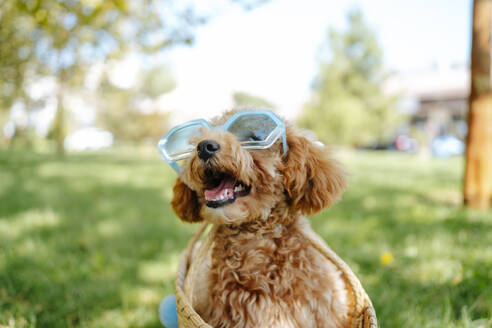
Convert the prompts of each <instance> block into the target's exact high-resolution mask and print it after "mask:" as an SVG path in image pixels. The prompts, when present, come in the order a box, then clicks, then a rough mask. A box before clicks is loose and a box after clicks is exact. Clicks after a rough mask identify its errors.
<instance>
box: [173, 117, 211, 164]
mask: <svg viewBox="0 0 492 328" xmlns="http://www.w3.org/2000/svg"><path fill="white" fill-rule="evenodd" d="M202 128H203V126H202V125H200V124H196V125H190V126H187V127H184V128H182V129H179V130H177V131H175V132H174V133H173V134H171V135H170V136H169V137H168V139H167V142H166V145H165V146H164V150H165V151H166V153H167V154H168V156H169V157H171V158H173V159H174V160H180V159H183V158H186V155H187V154H189V152H190V151H193V149H194V148H195V146H193V145H192V144H191V143H190V140H191V139H192V138H194V137H198V136H200V135H202V132H201V130H202Z"/></svg>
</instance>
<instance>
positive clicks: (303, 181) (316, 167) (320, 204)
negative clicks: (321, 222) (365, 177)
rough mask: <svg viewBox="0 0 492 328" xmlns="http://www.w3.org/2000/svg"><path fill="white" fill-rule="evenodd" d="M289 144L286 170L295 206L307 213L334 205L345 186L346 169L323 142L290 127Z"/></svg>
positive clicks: (285, 164)
mask: <svg viewBox="0 0 492 328" xmlns="http://www.w3.org/2000/svg"><path fill="white" fill-rule="evenodd" d="M286 133H287V144H288V146H289V150H288V154H287V158H286V162H285V163H284V165H283V168H282V171H283V176H284V186H285V190H286V192H287V195H288V197H289V205H290V208H291V210H293V211H300V212H302V213H304V214H306V215H309V214H314V213H316V212H319V211H321V209H323V208H324V207H326V206H331V205H333V204H334V203H335V202H336V201H337V200H338V199H339V198H340V196H341V195H342V192H343V190H344V189H345V186H346V182H345V172H344V171H343V170H342V168H341V167H340V165H339V164H338V162H337V161H335V160H334V159H333V158H331V156H330V154H329V151H328V150H327V148H326V147H325V146H323V145H322V144H317V143H315V142H313V141H311V140H310V139H309V138H307V137H306V136H304V135H302V134H301V133H300V132H299V131H297V130H295V129H294V128H293V127H287V131H286Z"/></svg>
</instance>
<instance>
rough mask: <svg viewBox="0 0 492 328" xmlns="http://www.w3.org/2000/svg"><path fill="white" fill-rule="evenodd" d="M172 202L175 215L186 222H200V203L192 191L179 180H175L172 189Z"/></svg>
mask: <svg viewBox="0 0 492 328" xmlns="http://www.w3.org/2000/svg"><path fill="white" fill-rule="evenodd" d="M173 193H174V196H173V200H172V201H171V206H172V207H173V209H174V212H175V213H176V215H177V216H178V217H179V218H180V219H181V220H183V221H186V222H199V221H202V220H203V219H202V217H201V216H200V203H199V202H198V196H197V194H196V192H195V191H194V190H191V189H190V187H188V186H187V185H185V184H184V182H183V181H181V179H179V178H178V179H177V180H176V183H175V184H174V188H173Z"/></svg>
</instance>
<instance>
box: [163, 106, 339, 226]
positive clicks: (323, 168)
mask: <svg viewBox="0 0 492 328" xmlns="http://www.w3.org/2000/svg"><path fill="white" fill-rule="evenodd" d="M234 113H235V111H231V112H228V113H226V114H224V115H223V116H222V117H220V118H218V119H215V120H213V121H212V122H211V123H212V125H220V124H223V123H224V122H225V121H227V119H228V118H229V117H230V116H231V115H232V114H234ZM286 133H287V144H288V147H289V150H288V153H287V154H282V146H281V140H278V141H277V142H276V143H275V144H274V145H273V146H272V147H270V148H268V149H261V150H246V149H244V148H243V147H241V145H240V142H239V141H238V140H237V138H236V137H235V136H234V135H233V134H231V133H229V132H224V131H216V130H207V131H204V132H203V135H202V136H200V137H197V138H195V139H194V140H192V143H193V145H194V146H195V151H194V154H193V156H192V157H191V158H189V159H187V160H185V161H184V163H183V164H182V166H181V167H182V172H181V174H180V177H179V178H178V180H177V181H176V184H175V186H174V189H173V191H174V197H173V200H172V202H171V204H172V206H173V209H174V211H175V212H176V214H177V215H178V216H179V217H180V218H181V219H182V220H184V221H188V222H198V221H202V220H204V219H205V220H207V221H209V222H212V223H218V224H232V225H238V224H241V223H244V222H249V221H256V220H262V221H265V220H268V218H269V217H270V215H271V213H272V211H273V210H274V209H276V214H279V215H285V216H286V215H289V214H291V213H303V214H312V213H315V212H318V211H320V210H321V209H322V208H323V207H325V206H329V205H332V204H333V203H334V202H335V201H336V200H337V199H338V198H339V197H340V195H341V193H342V191H343V189H344V187H345V178H344V174H343V171H342V170H341V169H340V168H339V166H338V164H337V163H336V162H335V161H334V160H332V159H331V158H330V157H329V156H328V153H327V150H326V149H325V147H322V146H319V145H317V144H315V143H314V142H313V141H311V140H310V139H309V138H307V137H305V136H303V135H302V134H301V133H300V132H298V131H296V130H295V129H294V128H293V127H291V126H290V125H288V124H286ZM279 211H280V212H281V213H279Z"/></svg>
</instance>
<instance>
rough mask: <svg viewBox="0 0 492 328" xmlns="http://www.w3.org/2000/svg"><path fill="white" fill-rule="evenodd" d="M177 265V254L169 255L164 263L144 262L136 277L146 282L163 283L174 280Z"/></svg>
mask: <svg viewBox="0 0 492 328" xmlns="http://www.w3.org/2000/svg"><path fill="white" fill-rule="evenodd" d="M178 263H179V254H171V255H170V256H169V257H168V258H167V260H166V261H159V262H144V263H142V264H140V266H139V269H138V277H139V278H140V279H142V280H143V281H146V282H163V281H165V280H168V279H174V277H175V276H176V271H177V268H178Z"/></svg>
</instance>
